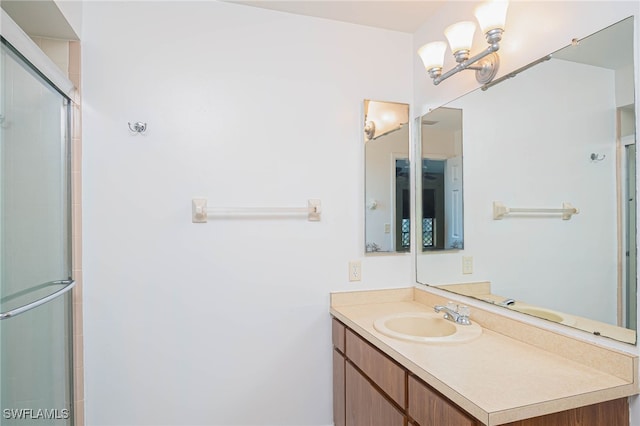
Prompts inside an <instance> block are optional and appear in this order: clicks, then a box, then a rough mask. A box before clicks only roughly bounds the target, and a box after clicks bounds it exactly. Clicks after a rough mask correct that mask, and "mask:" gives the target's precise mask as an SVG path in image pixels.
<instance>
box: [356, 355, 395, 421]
mask: <svg viewBox="0 0 640 426" xmlns="http://www.w3.org/2000/svg"><path fill="white" fill-rule="evenodd" d="M345 373H346V374H345V381H346V390H347V391H346V393H347V395H346V411H347V413H346V426H403V425H404V424H405V416H404V414H403V413H401V412H400V411H398V410H397V409H396V407H394V406H393V404H391V402H389V401H388V400H387V399H386V398H385V397H384V396H383V395H382V394H381V393H380V392H379V391H378V390H377V389H376V388H374V387H373V386H372V385H371V384H370V383H369V381H368V380H367V379H366V378H365V377H364V376H363V375H362V374H360V372H359V371H358V370H356V369H355V367H353V366H352V365H351V364H350V363H346V366H345Z"/></svg>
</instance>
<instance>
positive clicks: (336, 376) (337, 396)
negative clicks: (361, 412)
mask: <svg viewBox="0 0 640 426" xmlns="http://www.w3.org/2000/svg"><path fill="white" fill-rule="evenodd" d="M345 363H346V361H345V359H344V356H342V354H341V353H340V352H338V350H337V349H334V350H333V424H334V425H335V426H345V414H346V412H345V394H344V386H345V380H344V366H345Z"/></svg>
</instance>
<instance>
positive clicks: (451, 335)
mask: <svg viewBox="0 0 640 426" xmlns="http://www.w3.org/2000/svg"><path fill="white" fill-rule="evenodd" d="M373 327H374V328H375V329H376V330H377V331H379V332H380V333H382V334H384V335H385V336H389V337H393V338H395V339H402V340H409V341H412V342H420V343H460V342H468V341H471V340H473V339H475V338H477V337H479V336H480V335H481V334H482V328H481V327H480V326H479V325H478V324H476V323H472V324H471V325H461V324H456V323H455V322H453V321H449V320H446V319H444V318H443V314H441V313H435V312H434V313H430V312H403V313H399V314H392V315H387V316H385V317H382V318H379V319H377V320H376V321H374V323H373Z"/></svg>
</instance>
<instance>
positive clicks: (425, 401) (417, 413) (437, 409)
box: [407, 376, 479, 426]
mask: <svg viewBox="0 0 640 426" xmlns="http://www.w3.org/2000/svg"><path fill="white" fill-rule="evenodd" d="M407 413H408V414H409V416H411V417H412V418H413V420H415V421H416V422H417V423H418V424H419V425H420V426H476V425H478V424H479V423H477V422H476V420H475V419H474V418H472V417H470V416H469V415H468V414H467V413H465V412H464V411H462V410H461V409H459V408H458V407H457V406H456V405H455V404H453V403H452V402H450V401H449V400H447V399H446V398H445V397H444V396H442V395H440V394H439V393H437V392H436V391H435V390H433V389H431V388H430V387H428V386H427V385H425V384H424V383H422V382H421V381H419V380H418V379H416V378H415V377H413V376H409V408H408V410H407Z"/></svg>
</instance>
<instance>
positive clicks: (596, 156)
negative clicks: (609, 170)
mask: <svg viewBox="0 0 640 426" xmlns="http://www.w3.org/2000/svg"><path fill="white" fill-rule="evenodd" d="M605 157H606V155H604V154H596V153H595V152H592V153H591V156H590V157H589V158H591V161H602V160H604V159H605Z"/></svg>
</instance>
